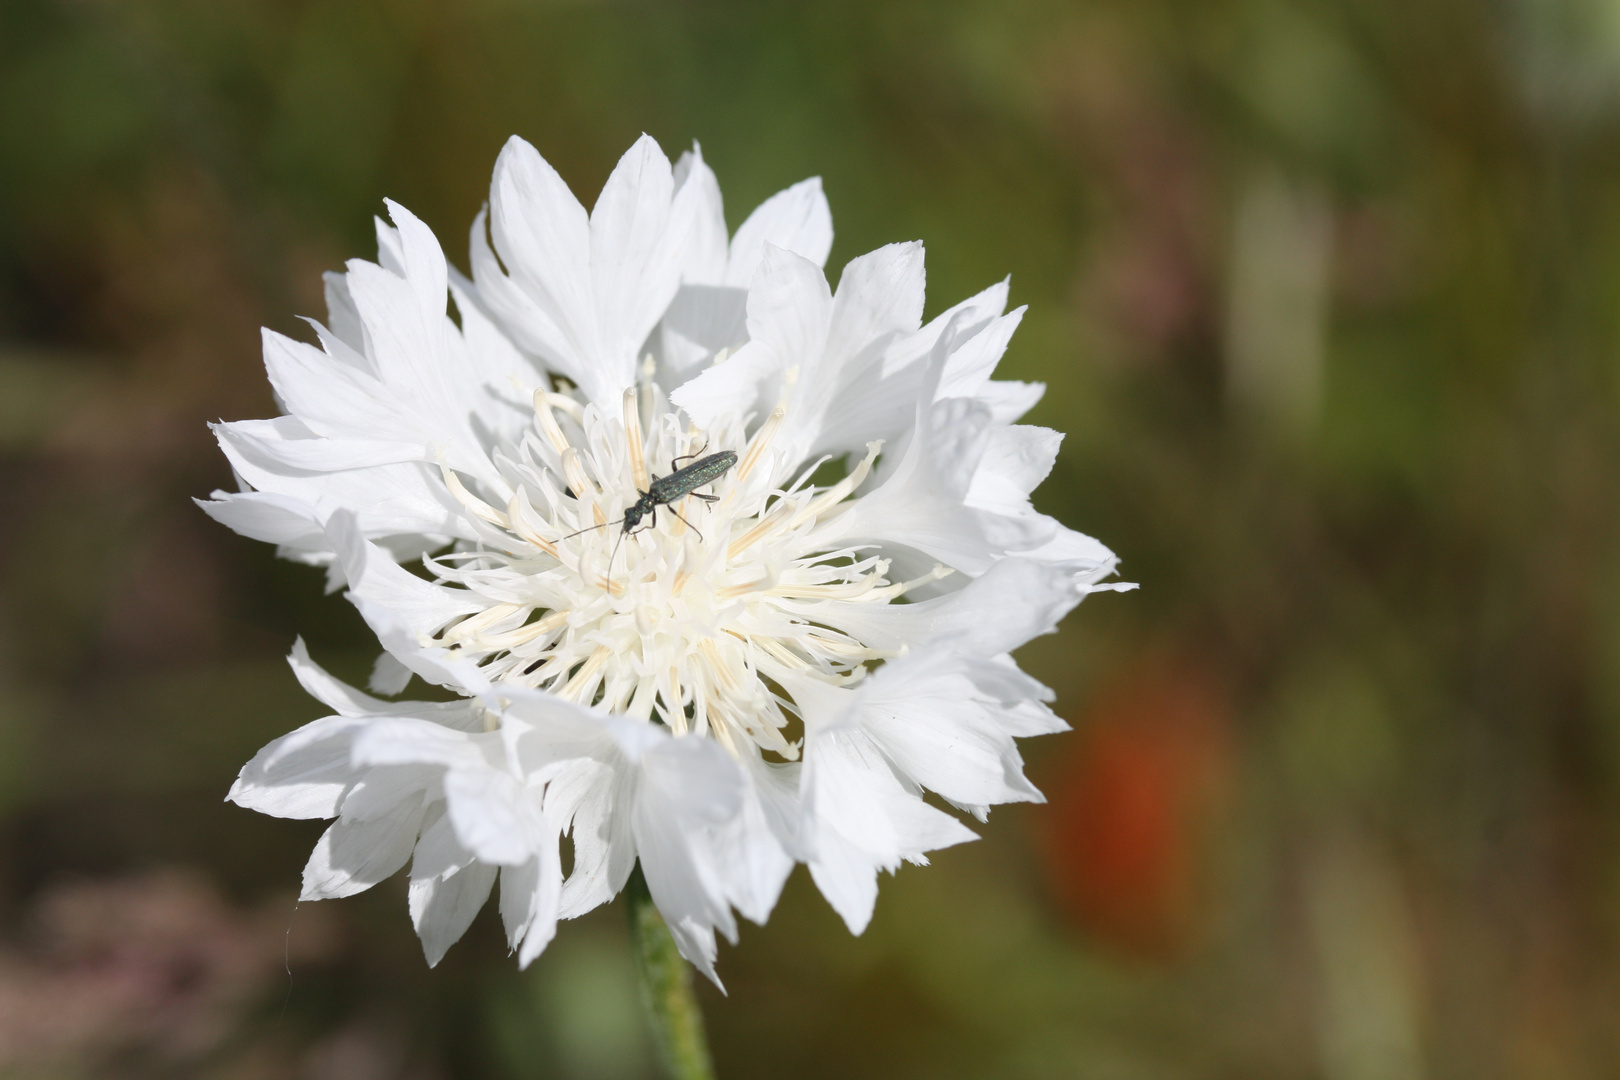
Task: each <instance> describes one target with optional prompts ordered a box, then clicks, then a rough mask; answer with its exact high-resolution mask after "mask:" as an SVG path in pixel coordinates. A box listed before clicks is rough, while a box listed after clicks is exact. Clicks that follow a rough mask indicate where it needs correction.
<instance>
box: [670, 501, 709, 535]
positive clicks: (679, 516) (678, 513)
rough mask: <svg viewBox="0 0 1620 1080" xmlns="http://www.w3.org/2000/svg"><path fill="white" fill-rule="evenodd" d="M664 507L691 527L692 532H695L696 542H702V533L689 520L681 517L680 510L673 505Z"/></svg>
mask: <svg viewBox="0 0 1620 1080" xmlns="http://www.w3.org/2000/svg"><path fill="white" fill-rule="evenodd" d="M665 509H666V510H668V511H669V512H670V513H672V514H674V515H675V516H676V517H678V518H681V523H682V524H684V525H685V526H686V527H687V528H688V529H691V530H692V531H693V532H695V533H697V538H698V543H700V544H701V543H703V533H702V532H700V531H699V530H698V527H697V526H696V525H694V524H692V523H691V522H690V521H687V520H686V519H685V518H684V517H681V512H680V511H679V510H677V509H675V507H674V506H673V505H671V506H666V507H665Z"/></svg>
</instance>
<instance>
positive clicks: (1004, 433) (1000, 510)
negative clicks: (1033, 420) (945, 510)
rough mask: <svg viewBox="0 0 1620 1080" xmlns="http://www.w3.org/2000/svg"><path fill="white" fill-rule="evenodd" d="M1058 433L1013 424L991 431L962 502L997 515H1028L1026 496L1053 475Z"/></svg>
mask: <svg viewBox="0 0 1620 1080" xmlns="http://www.w3.org/2000/svg"><path fill="white" fill-rule="evenodd" d="M1062 443H1063V435H1062V433H1061V432H1057V431H1053V430H1052V429H1051V428H1043V427H1030V426H1026V425H1024V424H1013V425H1010V426H1008V427H992V428H991V429H990V438H989V440H988V443H987V444H986V446H985V450H984V456H983V457H982V458H980V459H979V467H978V468H977V469H976V470H974V473H973V480H972V482H971V483H970V484H969V485H968V490H967V496H966V498H965V500H964V501H965V502H966V503H967V505H969V506H972V507H975V508H976V509H979V510H988V511H990V512H991V513H996V514H1031V513H1034V510H1033V509H1032V508H1031V507H1030V504H1029V493H1030V492H1032V491H1034V490H1035V488H1036V487H1037V486H1038V485H1039V484H1040V482H1041V481H1042V480H1045V479H1046V477H1047V475H1048V474H1049V473H1051V471H1052V464H1053V463H1054V462H1055V461H1057V454H1058V447H1059V446H1060V445H1062Z"/></svg>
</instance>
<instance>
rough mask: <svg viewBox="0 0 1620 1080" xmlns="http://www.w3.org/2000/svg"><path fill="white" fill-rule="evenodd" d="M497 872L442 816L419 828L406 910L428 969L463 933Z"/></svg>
mask: <svg viewBox="0 0 1620 1080" xmlns="http://www.w3.org/2000/svg"><path fill="white" fill-rule="evenodd" d="M497 873H498V870H497V869H496V868H495V867H493V866H489V865H486V864H484V863H481V862H478V861H477V860H476V859H474V858H473V856H472V853H471V852H469V851H467V850H466V849H465V848H463V847H462V846H461V845H460V844H459V843H458V842H457V841H456V838H455V833H454V831H453V830H452V829H451V828H450V823H449V820H448V819H447V818H445V817H443V816H441V817H439V818H438V820H436V821H435V822H434V823H433V824H432V825H430V826H428V827H427V828H426V829H424V830H423V831H422V836H421V839H419V840H418V841H417V844H416V855H415V857H414V858H413V859H412V860H411V886H410V911H411V922H412V924H413V925H414V926H415V927H416V933H417V936H418V937H420V938H421V939H422V951H423V953H424V954H426V956H427V962H428V966H429V967H433V966H435V965H436V964H438V962H439V961H440V960H441V959H443V958H444V954H445V951H446V950H447V949H449V948H450V946H451V945H453V944H455V943H456V942H457V941H458V940H460V938H461V935H462V934H464V933H466V932H467V927H469V926H471V925H472V921H473V919H474V918H475V917H476V916H477V915H478V911H479V909H480V908H482V907H483V906H484V902H485V901H486V900H488V899H489V892H490V889H491V888H492V887H493V886H494V884H495V877H496V875H497Z"/></svg>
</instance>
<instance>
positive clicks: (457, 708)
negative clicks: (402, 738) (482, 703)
mask: <svg viewBox="0 0 1620 1080" xmlns="http://www.w3.org/2000/svg"><path fill="white" fill-rule="evenodd" d="M383 655H384V656H387V655H388V654H387V653H384V654H383ZM287 663H288V665H289V666H290V667H291V668H292V670H293V674H294V675H295V676H297V678H298V683H299V685H300V686H302V687H303V688H304V690H305V692H306V693H308V694H309V696H310V697H313V698H315V699H316V700H317V701H319V702H321V703H322V704H323V705H326V706H327V707H328V708H330V709H332V710H333V711H334V712H336V713H337V714H338V715H340V716H398V717H417V718H420V719H423V720H431V721H433V722H434V723H437V724H443V725H444V726H446V727H452V728H460V729H462V730H473V729H474V728H476V727H478V726H479V724H480V723H481V720H482V710H480V709H479V708H478V707H477V705H476V704H475V703H474V702H471V701H383V700H381V699H379V698H374V697H372V696H371V695H369V694H363V693H361V692H360V691H359V690H356V689H355V688H354V687H352V686H350V685H348V684H347V683H345V682H343V681H341V680H339V679H335V678H333V677H332V676H331V675H330V674H328V673H327V671H326V669H325V668H323V667H321V666H320V665H319V664H317V663H315V661H313V660H311V659H310V656H309V649H308V648H307V647H306V646H305V645H304V639H303V638H299V639H298V640H297V641H295V642H293V647H292V652H291V653H290V654H289V655H288V657H287ZM401 666H403V665H401ZM406 674H409V670H408V669H407V671H406ZM401 689H403V687H402V688H401Z"/></svg>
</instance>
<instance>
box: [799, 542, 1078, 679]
mask: <svg viewBox="0 0 1620 1080" xmlns="http://www.w3.org/2000/svg"><path fill="white" fill-rule="evenodd" d="M1084 595H1085V593H1084V592H1083V591H1082V590H1081V589H1080V587H1079V586H1078V585H1077V584H1076V583H1075V581H1074V579H1073V576H1072V575H1071V574H1070V573H1069V572H1068V571H1066V570H1065V569H1064V568H1062V567H1057V566H1051V565H1048V564H1045V563H1041V562H1037V561H1035V560H1033V559H1027V558H1021V557H1012V558H1006V559H999V560H997V561H996V562H995V563H993V564H992V565H991V566H990V568H989V569H988V570H986V571H985V572H984V573H983V574H982V575H980V576H979V577H978V578H975V579H974V580H973V581H971V582H969V583H968V585H967V587H966V588H963V589H960V590H958V591H957V592H954V593H949V594H947V595H945V596H940V597H935V598H934V599H932V600H923V601H921V602H919V603H915V604H885V605H881V606H879V605H871V604H869V605H861V604H842V605H838V606H837V607H836V608H829V609H828V611H827V612H826V614H825V616H824V617H825V618H826V619H827V620H828V622H829V623H830V624H831V625H833V626H836V627H837V628H838V629H841V630H843V631H845V632H846V633H849V634H852V635H854V636H855V637H857V638H859V639H860V640H862V641H865V642H867V643H868V644H870V645H871V646H872V647H874V648H878V649H885V650H899V649H901V648H902V647H905V646H910V647H911V648H920V647H923V645H924V644H925V643H928V642H930V641H934V640H938V639H942V638H960V639H962V640H963V641H965V642H967V645H966V651H967V652H969V653H970V654H973V655H978V656H997V655H1000V654H1001V653H1005V652H1011V651H1012V650H1013V649H1016V648H1017V647H1018V646H1020V645H1022V644H1024V642H1026V641H1028V640H1030V639H1031V638H1033V637H1037V636H1039V635H1041V634H1046V633H1050V632H1051V631H1052V630H1054V629H1056V628H1057V623H1058V620H1059V619H1061V618H1063V616H1064V615H1066V614H1068V613H1069V611H1070V610H1072V609H1073V608H1074V606H1075V605H1076V604H1078V603H1079V602H1080V600H1081V598H1082V597H1083V596H1084Z"/></svg>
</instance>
